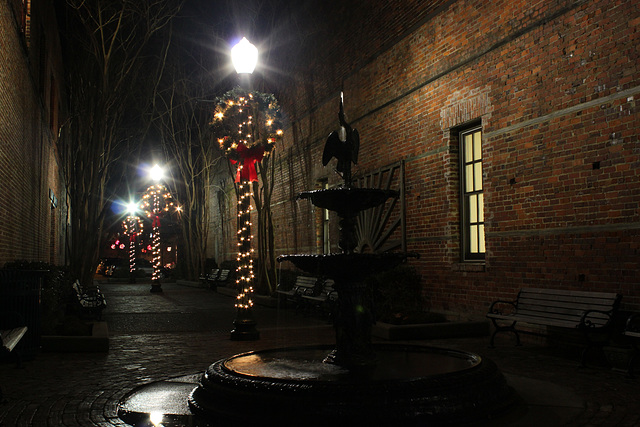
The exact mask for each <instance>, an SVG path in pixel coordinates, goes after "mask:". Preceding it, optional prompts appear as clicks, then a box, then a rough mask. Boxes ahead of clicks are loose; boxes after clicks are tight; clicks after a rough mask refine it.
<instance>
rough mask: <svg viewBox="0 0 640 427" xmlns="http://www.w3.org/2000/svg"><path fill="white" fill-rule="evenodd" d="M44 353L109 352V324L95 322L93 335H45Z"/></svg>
mask: <svg viewBox="0 0 640 427" xmlns="http://www.w3.org/2000/svg"><path fill="white" fill-rule="evenodd" d="M41 345H42V351H43V352H49V353H100V352H107V351H109V329H108V327H107V322H93V327H92V328H91V335H85V336H83V335H81V336H62V335H44V336H43V337H42V341H41Z"/></svg>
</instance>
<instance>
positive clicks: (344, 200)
mask: <svg viewBox="0 0 640 427" xmlns="http://www.w3.org/2000/svg"><path fill="white" fill-rule="evenodd" d="M397 195H398V192H397V191H395V190H381V189H378V188H356V187H348V186H341V187H336V188H329V189H323V190H312V191H303V192H302V193H300V194H298V198H299V199H310V200H311V203H312V204H313V205H314V206H318V207H320V208H324V209H329V210H330V211H335V212H337V213H338V216H340V217H342V218H344V217H352V216H355V215H357V214H358V213H359V212H361V211H364V210H367V209H371V208H374V207H376V206H379V205H381V204H382V203H384V201H385V200H387V199H388V198H390V197H396V196H397Z"/></svg>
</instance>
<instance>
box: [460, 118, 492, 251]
mask: <svg viewBox="0 0 640 427" xmlns="http://www.w3.org/2000/svg"><path fill="white" fill-rule="evenodd" d="M476 133H477V134H478V135H479V144H480V146H479V151H478V149H477V148H475V147H474V144H475V141H473V140H472V142H471V153H470V154H471V155H470V157H468V156H467V153H468V152H469V150H468V149H467V147H465V137H466V136H469V135H470V136H471V137H472V138H473V135H475V134H476ZM457 136H458V146H459V147H458V150H459V151H458V152H459V161H458V163H459V166H460V249H461V250H460V258H461V262H484V261H485V259H486V239H485V237H486V230H485V221H484V219H485V215H484V155H483V141H482V125H481V124H474V125H472V126H468V127H465V128H463V129H460V130H459V131H458V135H457ZM478 153H479V157H477V155H478ZM477 165H479V171H477V170H476V166H477ZM469 167H470V169H471V170H472V171H473V173H471V174H470V173H469V172H468V170H469ZM478 177H479V178H480V185H479V187H478V185H477V178H478ZM469 180H470V184H471V186H472V189H471V190H470V191H468V189H467V186H468V184H469ZM474 199H475V202H473V200H474ZM472 208H475V213H474V214H473V215H472V213H471V211H472ZM474 227H477V228H476V229H475V231H474V230H473V228H474ZM474 233H475V234H476V239H475V240H476V241H475V243H476V245H477V249H476V250H473V249H472V247H471V246H472V240H473V239H472V235H473V234H474Z"/></svg>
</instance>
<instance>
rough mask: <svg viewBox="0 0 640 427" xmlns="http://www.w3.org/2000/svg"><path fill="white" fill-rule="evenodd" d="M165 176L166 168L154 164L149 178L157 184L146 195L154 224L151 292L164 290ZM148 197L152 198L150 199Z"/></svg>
mask: <svg viewBox="0 0 640 427" xmlns="http://www.w3.org/2000/svg"><path fill="white" fill-rule="evenodd" d="M163 177H164V170H163V169H162V168H161V167H160V166H158V165H157V164H156V165H154V166H153V167H152V168H151V169H150V170H149V178H151V180H153V181H154V183H155V184H153V185H152V186H150V187H149V188H147V192H146V193H145V195H144V197H143V198H144V200H145V202H144V207H145V208H146V210H147V213H148V215H149V216H150V217H151V221H152V222H151V224H152V227H153V229H152V234H151V236H152V239H153V240H152V248H153V274H152V275H151V292H162V285H161V283H160V266H161V264H162V252H161V248H160V214H161V213H162V210H163V206H164V207H165V209H164V210H166V209H167V207H166V200H167V199H168V197H169V193H168V192H167V190H166V188H165V187H164V185H162V184H160V181H161V180H162V178H163ZM148 199H151V200H150V201H149V200H148Z"/></svg>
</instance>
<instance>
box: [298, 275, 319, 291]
mask: <svg viewBox="0 0 640 427" xmlns="http://www.w3.org/2000/svg"><path fill="white" fill-rule="evenodd" d="M317 283H318V278H317V277H311V276H298V277H296V284H295V285H294V287H293V288H294V289H295V293H296V294H298V295H313V294H314V291H315V288H316V284H317Z"/></svg>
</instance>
